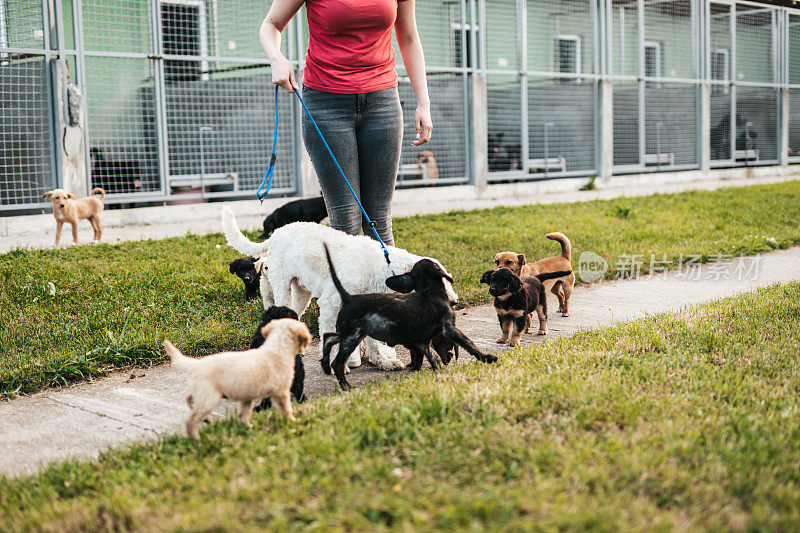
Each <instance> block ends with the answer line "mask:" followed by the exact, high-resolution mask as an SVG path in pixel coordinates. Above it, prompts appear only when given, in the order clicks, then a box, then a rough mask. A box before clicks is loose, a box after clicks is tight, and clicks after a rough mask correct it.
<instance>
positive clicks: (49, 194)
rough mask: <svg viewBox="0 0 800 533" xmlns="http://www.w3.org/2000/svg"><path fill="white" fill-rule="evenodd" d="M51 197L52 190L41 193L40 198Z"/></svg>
mask: <svg viewBox="0 0 800 533" xmlns="http://www.w3.org/2000/svg"><path fill="white" fill-rule="evenodd" d="M52 197H53V191H47V192H46V193H44V194H43V195H42V198H52Z"/></svg>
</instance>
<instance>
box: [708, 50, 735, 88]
mask: <svg viewBox="0 0 800 533" xmlns="http://www.w3.org/2000/svg"><path fill="white" fill-rule="evenodd" d="M730 65H731V64H730V52H729V51H728V49H727V48H715V49H714V50H713V51H712V52H711V79H712V80H722V81H730V79H731V71H730V68H731V67H730ZM711 91H712V92H714V93H723V94H728V92H730V87H728V86H727V85H712V86H711Z"/></svg>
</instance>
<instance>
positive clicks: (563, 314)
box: [561, 313, 569, 316]
mask: <svg viewBox="0 0 800 533" xmlns="http://www.w3.org/2000/svg"><path fill="white" fill-rule="evenodd" d="M561 316H569V313H561Z"/></svg>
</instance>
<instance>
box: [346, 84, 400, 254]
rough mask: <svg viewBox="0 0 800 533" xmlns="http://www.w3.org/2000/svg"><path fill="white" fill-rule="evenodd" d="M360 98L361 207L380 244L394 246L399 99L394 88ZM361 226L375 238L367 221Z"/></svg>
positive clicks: (398, 152) (357, 126)
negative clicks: (370, 220) (393, 208)
mask: <svg viewBox="0 0 800 533" xmlns="http://www.w3.org/2000/svg"><path fill="white" fill-rule="evenodd" d="M359 96H361V97H362V98H363V100H364V101H363V105H360V106H359V113H358V119H357V123H356V138H357V140H358V168H359V175H360V178H361V203H362V204H363V205H364V209H365V210H366V211H367V214H368V215H369V217H370V218H371V219H372V221H373V222H375V229H377V230H378V234H379V235H380V236H381V239H383V242H385V243H386V244H390V245H393V244H394V236H393V235H392V196H393V195H394V185H395V181H396V180H397V166H398V164H399V163H400V146H401V144H402V142H403V111H402V109H401V108H400V97H399V95H398V93H397V88H391V89H384V90H382V91H375V92H371V93H366V94H364V95H359ZM359 103H361V102H359ZM363 223H364V235H368V236H370V237H373V238H374V235H373V234H372V230H371V229H370V228H369V226H367V225H366V220H364V221H363Z"/></svg>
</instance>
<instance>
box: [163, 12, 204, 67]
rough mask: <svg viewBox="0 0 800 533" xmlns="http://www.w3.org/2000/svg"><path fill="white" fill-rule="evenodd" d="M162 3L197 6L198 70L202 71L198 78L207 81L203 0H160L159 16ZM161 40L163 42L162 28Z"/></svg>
mask: <svg viewBox="0 0 800 533" xmlns="http://www.w3.org/2000/svg"><path fill="white" fill-rule="evenodd" d="M164 4H172V5H179V6H191V7H196V8H197V18H198V19H200V28H199V29H198V31H199V32H200V57H202V58H203V59H201V60H200V70H201V71H202V74H201V75H200V79H201V80H202V81H208V59H206V58H207V57H208V22H207V21H208V18H207V17H208V14H207V13H206V2H205V0H160V1H159V14H158V16H159V17H161V16H162V11H161V9H160V7H161V6H162V5H164ZM161 42H162V43H163V42H164V35H163V30H162V35H161Z"/></svg>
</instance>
